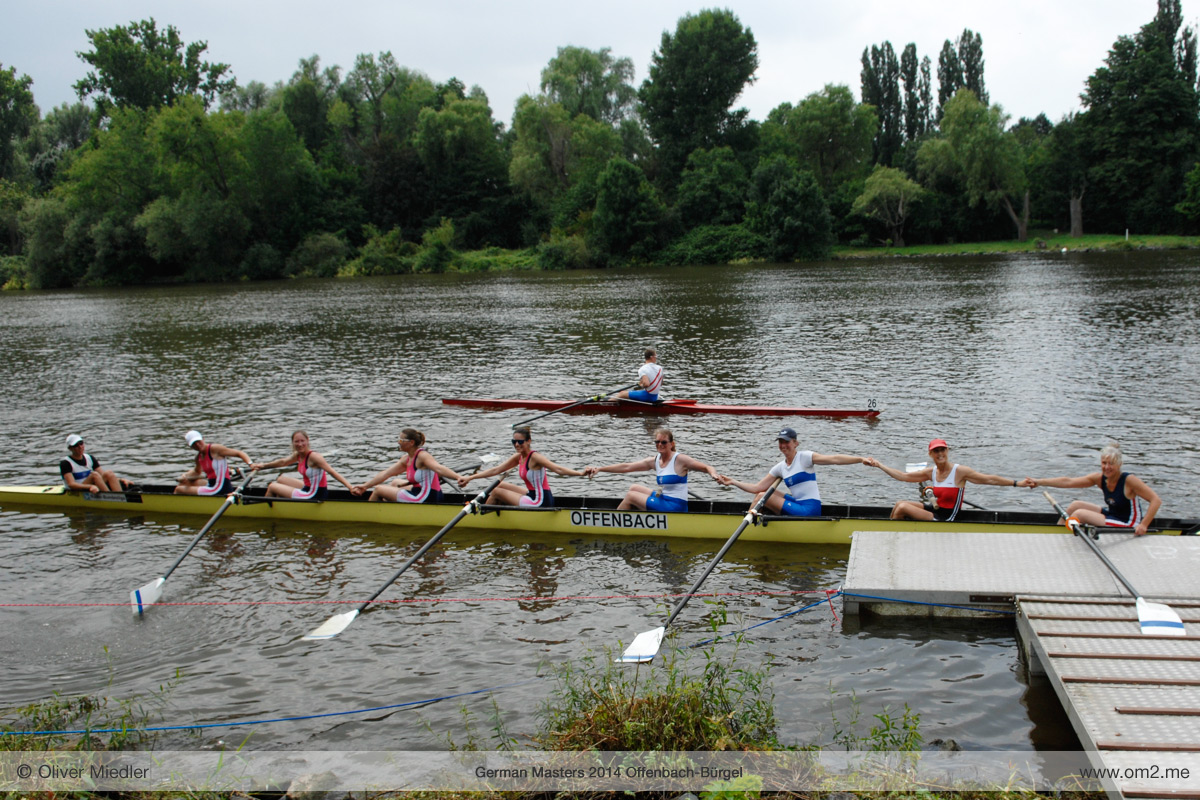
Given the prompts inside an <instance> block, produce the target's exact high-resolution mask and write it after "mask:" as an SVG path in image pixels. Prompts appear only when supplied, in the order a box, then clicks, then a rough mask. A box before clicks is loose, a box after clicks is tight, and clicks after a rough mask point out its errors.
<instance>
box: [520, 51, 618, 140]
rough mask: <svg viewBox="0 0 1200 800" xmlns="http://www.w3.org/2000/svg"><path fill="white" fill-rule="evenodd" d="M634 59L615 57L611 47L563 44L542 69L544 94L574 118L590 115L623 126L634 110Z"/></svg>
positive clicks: (610, 123) (613, 124) (598, 120)
mask: <svg viewBox="0 0 1200 800" xmlns="http://www.w3.org/2000/svg"><path fill="white" fill-rule="evenodd" d="M633 75H634V71H633V61H631V60H630V59H628V58H613V56H612V50H611V48H608V47H604V48H601V49H599V50H588V49H586V48H583V47H573V46H568V47H560V48H558V55H556V56H555V57H554V58H552V59H550V63H549V64H547V65H546V67H545V69H543V70H542V84H541V89H542V94H544V95H545V96H546V98H547V99H548V100H550V102H553V103H558V104H559V105H561V106H562V107H563V108H564V109H565V110H566V112H567V115H568V116H569V117H571V118H572V119H574V118H575V117H576V116H578V115H579V114H586V115H587V116H589V117H591V118H592V119H594V120H596V121H597V122H605V123H608V124H609V125H612V126H620V124H621V122H622V121H623V120H625V119H627V118H629V117H630V116H631V115H632V114H633V113H634V106H635V104H636V101H637V90H636V89H634V88H633Z"/></svg>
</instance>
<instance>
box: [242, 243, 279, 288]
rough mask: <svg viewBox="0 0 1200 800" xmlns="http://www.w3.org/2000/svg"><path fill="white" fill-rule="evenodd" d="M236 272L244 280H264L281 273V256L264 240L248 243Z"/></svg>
mask: <svg viewBox="0 0 1200 800" xmlns="http://www.w3.org/2000/svg"><path fill="white" fill-rule="evenodd" d="M238 274H239V276H240V277H241V278H243V279H244V280H250V281H264V280H269V279H270V278H278V277H279V276H280V275H282V274H283V256H282V255H280V254H279V251H278V250H276V249H275V248H274V247H272V246H271V245H269V244H267V243H266V242H259V243H258V244H252V245H250V249H248V250H247V251H246V255H245V257H244V258H242V264H241V266H240V267H239V268H238Z"/></svg>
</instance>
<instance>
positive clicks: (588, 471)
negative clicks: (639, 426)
mask: <svg viewBox="0 0 1200 800" xmlns="http://www.w3.org/2000/svg"><path fill="white" fill-rule="evenodd" d="M654 447H655V449H656V450H657V452H656V453H655V455H653V456H651V457H650V458H644V459H642V460H641V461H628V462H626V463H624V464H609V465H608V466H604V467H595V466H591V467H584V469H583V474H584V475H587V476H588V477H589V478H591V477H594V476H595V475H596V473H597V472H649V471H650V470H654V476H655V483H656V484H657V488H655V489H651V488H650V487H648V486H642V485H641V484H637V483H635V484H634V485H633V486H630V487H629V491H627V492H626V493H625V498H624V499H623V500H621V504H620V505H619V506H617V510H618V511H627V510H629V509H631V508H637V509H641V510H648V511H687V510H688V473H690V472H707V473H708V475H709V477H711V478H712V479H713V480H717V470H716V469H715V468H713V467H710V466H709V465H708V464H705V463H703V462H702V461H697V460H696V459H694V458H692V457H690V456H685V455H683V454H682V453H679V452H677V451H676V449H675V434H673V433H671V431H670V430H668V429H667V428H659V429H658V430H656V431H655V432H654Z"/></svg>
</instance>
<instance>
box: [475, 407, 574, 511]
mask: <svg viewBox="0 0 1200 800" xmlns="http://www.w3.org/2000/svg"><path fill="white" fill-rule="evenodd" d="M512 445H513V449H514V450H515V451H516V452H514V453H513V454H512V455H511V456H509V457H508V458H507V459H505V460H504V461H502V462H500V463H499V464H497V465H496V466H494V467H492V468H490V469H485V470H483V471H482V472H476V473H475V474H474V475H468V476H466V477H465V478H459V479H458V486H459V488H461V489H465V488H467V484H468V483H470V482H471V481H473V480H475V479H476V478H490V477H492V476H493V475H499V474H501V473H503V472H508V471H509V470H510V469H512V468H513V467H516V468H517V474H518V475H519V476H520V477H521V480H522V481H523V482H524V483H525V490H524V491H522V489H521V487H520V486H517V485H516V484H512V483H509V482H507V481H505V482H503V483H501V484H500V485H499V486H497V487H496V488H495V490H493V491H492V493H491V494H490V495H489V496H488V499H487V502H488V503H489V504H494V505H506V506H523V507H526V508H549V507H551V506H553V505H554V494H553V493H552V492H551V491H550V480H549V476H548V475H547V474H546V473H547V472H553V473H556V474H558V475H564V476H570V477H573V478H581V477H583V473H582V472H580V471H579V470H577V469H571V468H570V467H560V466H559V465H558V464H555V463H554V462H553V461H551V460H550V459H548V458H546V456H544V455H542V454H541V453H539V452H538V451H536V450H534V449H533V432H532V431H531V430H530V429H529V428H528V427H521V428H516V429H515V430H513V432H512Z"/></svg>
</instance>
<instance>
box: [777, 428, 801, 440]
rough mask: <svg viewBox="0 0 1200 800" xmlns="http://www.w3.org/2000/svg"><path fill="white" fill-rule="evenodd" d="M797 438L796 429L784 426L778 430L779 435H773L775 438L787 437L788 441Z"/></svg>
mask: <svg viewBox="0 0 1200 800" xmlns="http://www.w3.org/2000/svg"><path fill="white" fill-rule="evenodd" d="M797 438H798V437H797V436H796V431H795V429H793V428H784V429H783V430H781V431H780V432H779V435H778V436H776V437H775V439H776V440H779V439H787V440H788V441H789V442H794V441H796V439H797Z"/></svg>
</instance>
